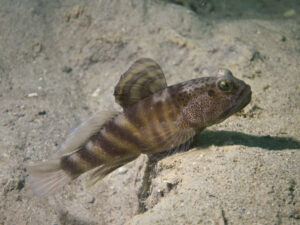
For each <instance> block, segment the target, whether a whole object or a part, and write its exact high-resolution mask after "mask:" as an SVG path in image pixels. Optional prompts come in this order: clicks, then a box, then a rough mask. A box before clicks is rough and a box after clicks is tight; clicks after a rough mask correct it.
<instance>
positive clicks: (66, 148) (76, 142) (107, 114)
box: [54, 110, 119, 158]
mask: <svg viewBox="0 0 300 225" xmlns="http://www.w3.org/2000/svg"><path fill="white" fill-rule="evenodd" d="M118 113H119V112H116V111H113V110H110V111H99V112H97V113H96V114H95V115H94V116H92V117H90V118H89V119H88V120H87V121H85V122H82V123H81V124H80V125H79V126H78V127H76V128H75V129H74V130H73V131H72V132H71V133H70V134H69V137H68V138H67V139H66V141H65V143H64V144H63V145H62V146H61V148H60V149H59V150H58V151H57V153H58V155H57V154H55V155H54V158H57V156H61V155H67V154H70V153H72V152H75V151H77V150H78V149H79V148H80V147H81V146H82V145H84V144H85V142H86V141H87V140H88V139H89V138H90V137H91V136H93V135H94V134H95V133H96V132H97V131H99V130H100V129H101V127H102V126H103V124H104V123H105V122H106V121H108V120H110V119H111V118H113V117H114V116H116V115H117V114H118Z"/></svg>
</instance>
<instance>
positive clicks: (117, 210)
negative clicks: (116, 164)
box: [0, 0, 300, 225]
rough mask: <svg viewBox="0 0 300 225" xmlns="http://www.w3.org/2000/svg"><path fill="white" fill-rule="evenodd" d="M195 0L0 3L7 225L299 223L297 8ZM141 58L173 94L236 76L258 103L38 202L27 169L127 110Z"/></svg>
mask: <svg viewBox="0 0 300 225" xmlns="http://www.w3.org/2000/svg"><path fill="white" fill-rule="evenodd" d="M195 2H197V1H192V0H190V1H158V0H157V1H155V0H144V1H140V0H124V1H117V0H111V1H105V0H102V1H101V0H100V1H95V0H90V1H83V0H82V1H80V0H72V1H71V0H55V1H43V0H30V1H29V0H27V1H21V0H1V1H0V5H1V8H0V21H1V22H0V31H1V35H0V106H1V107H0V187H1V188H0V191H1V192H0V224H77V225H79V224H82V225H83V224H224V225H226V224H278V225H279V224H299V223H300V132H299V127H300V72H299V68H300V45H299V43H300V26H299V24H300V16H299V12H300V6H299V4H298V1H297V0H286V1H278V0H253V1H233V0H232V1H230V0H229V1H217V0H214V1H198V3H197V4H195ZM199 2H200V3H199ZM140 57H151V58H153V59H155V60H156V61H157V62H159V64H160V65H161V66H162V68H163V70H164V72H165V74H166V78H167V82H168V84H174V83H177V82H181V81H184V80H188V79H192V78H195V77H200V76H209V75H213V74H214V73H215V71H216V70H217V69H218V68H220V67H225V68H228V69H230V70H232V72H233V74H234V75H235V76H237V77H238V78H240V79H243V80H245V81H246V82H247V83H249V84H250V85H251V87H252V90H253V99H252V102H251V103H250V105H249V106H247V108H246V109H245V110H244V111H243V112H241V113H239V114H237V115H235V116H232V117H231V118H229V119H228V120H226V121H224V122H223V123H221V124H219V125H216V126H213V127H211V128H209V129H208V130H207V131H205V132H203V133H202V134H199V135H197V137H196V139H195V142H194V145H193V148H192V149H191V150H189V151H186V152H180V153H175V154H170V155H167V156H165V157H162V158H160V159H157V160H152V159H148V158H147V156H144V155H143V156H141V157H140V158H138V159H137V160H135V161H133V162H132V163H130V164H128V165H126V166H124V167H122V168H121V169H119V170H117V171H115V172H113V173H112V174H111V175H109V176H108V177H106V178H105V179H104V180H103V181H102V182H100V183H97V184H96V185H95V186H93V187H91V188H86V186H85V184H86V180H87V179H88V175H84V176H82V177H81V178H80V179H78V180H76V181H75V182H73V183H72V184H70V185H68V186H66V187H65V188H64V189H63V190H62V191H60V192H58V193H57V194H56V195H54V196H50V197H48V198H38V197H35V196H33V194H32V193H31V192H30V190H29V188H28V186H27V176H28V174H27V171H26V167H25V165H26V163H29V162H32V161H39V160H42V159H46V158H47V157H49V156H50V155H51V154H53V153H54V152H55V151H56V149H57V148H58V147H59V146H60V145H61V143H62V142H63V141H64V139H65V137H66V136H67V135H68V133H69V132H70V131H71V130H72V129H73V128H74V127H76V126H77V125H78V124H79V123H80V122H81V121H83V120H85V119H86V118H88V117H89V116H90V115H92V114H93V113H94V112H96V111H98V110H99V109H103V110H105V109H108V108H111V107H114V108H116V109H119V107H118V106H117V105H116V104H115V103H114V100H113V96H112V93H113V88H114V85H115V84H116V82H117V81H118V79H119V77H120V75H121V74H122V73H123V72H124V71H126V70H127V68H128V67H129V66H130V64H131V63H132V62H134V61H135V60H136V59H138V58H140Z"/></svg>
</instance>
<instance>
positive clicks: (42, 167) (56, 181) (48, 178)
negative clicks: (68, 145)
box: [28, 159, 72, 197]
mask: <svg viewBox="0 0 300 225" xmlns="http://www.w3.org/2000/svg"><path fill="white" fill-rule="evenodd" d="M28 171H29V178H28V183H29V186H30V188H31V189H32V191H33V193H34V194H35V195H37V196H41V197H42V196H48V195H51V194H53V193H54V192H56V191H57V190H58V189H59V188H61V187H62V186H64V185H65V184H67V183H69V182H70V181H71V180H72V178H71V177H70V176H69V175H68V174H67V173H66V172H65V171H64V170H62V169H61V167H60V160H59V159H57V160H49V161H46V162H42V163H36V164H33V165H29V166H28Z"/></svg>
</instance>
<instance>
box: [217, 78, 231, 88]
mask: <svg viewBox="0 0 300 225" xmlns="http://www.w3.org/2000/svg"><path fill="white" fill-rule="evenodd" d="M218 86H219V88H220V89H221V90H222V91H229V90H230V83H229V82H228V81H226V80H222V81H220V82H219V84H218Z"/></svg>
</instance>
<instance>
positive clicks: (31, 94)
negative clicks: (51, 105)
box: [27, 92, 39, 98]
mask: <svg viewBox="0 0 300 225" xmlns="http://www.w3.org/2000/svg"><path fill="white" fill-rule="evenodd" d="M37 96H39V95H38V93H36V92H33V93H30V94H28V95H27V97H28V98H32V97H37Z"/></svg>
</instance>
